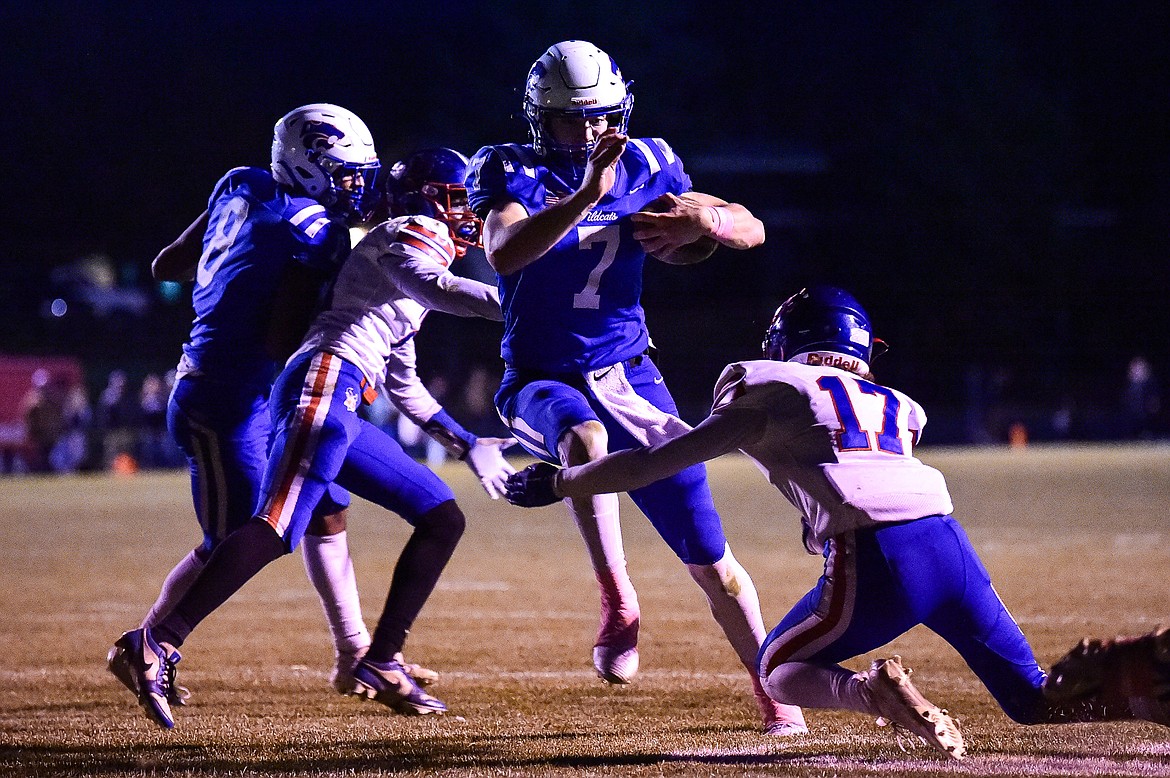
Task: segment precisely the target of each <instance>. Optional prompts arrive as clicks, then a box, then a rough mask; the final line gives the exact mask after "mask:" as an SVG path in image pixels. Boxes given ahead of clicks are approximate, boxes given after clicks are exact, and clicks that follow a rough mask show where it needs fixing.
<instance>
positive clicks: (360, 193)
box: [310, 154, 381, 222]
mask: <svg viewBox="0 0 1170 778" xmlns="http://www.w3.org/2000/svg"><path fill="white" fill-rule="evenodd" d="M310 159H311V160H312V161H314V162H316V164H317V165H318V166H320V168H321V169H322V170H324V171H325V172H326V173H327V174H328V175H329V180H330V187H329V190H328V192H326V193H325V194H324V196H323V197H319V198H317V199H318V200H320V202H321V204H322V205H324V206H325V207H326V208H327V209H329V210H330V211H332V212H334V213H336V214H338V215H341V216H345V217H347V218H348V219H350V220H351V221H357V222H360V221H364V220H366V219H368V218H369V217H370V214H371V213H373V211H374V208H376V207H377V205H378V201H379V198H380V194H379V190H378V187H377V185H376V184H377V180H378V171H379V170H380V169H381V164H380V163H379V162H372V163H368V164H364V165H355V164H351V163H348V162H341V161H339V160H336V159H333V158H332V157H329V156H328V155H325V154H322V155H320V156H318V157H317V158H316V159H313V158H312V157H311V156H310Z"/></svg>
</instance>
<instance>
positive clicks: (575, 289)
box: [467, 138, 691, 373]
mask: <svg viewBox="0 0 1170 778" xmlns="http://www.w3.org/2000/svg"><path fill="white" fill-rule="evenodd" d="M616 172H617V177H616V181H615V182H614V185H613V188H612V189H611V190H610V192H609V194H607V195H606V196H605V197H603V198H602V199H601V202H599V203H598V204H597V206H596V207H595V208H594V209H593V210H592V211H590V212H589V213H588V214H586V215H585V218H584V219H582V220H581V222H580V223H579V224H578V225H577V226H576V227H574V228H573V229H572V230H570V231H569V233H568V234H567V235H566V236H565V237H564V238H562V239H561V240H560V242H558V243H557V244H556V245H555V246H553V247H552V249H550V250H549V251H548V253H547V254H545V255H544V256H543V257H541V258H540V259H538V260H536V261H535V262H533V263H532V264H530V265H528V266H526V267H525V268H523V269H522V270H519V271H517V272H515V273H512V274H511V275H508V276H497V278H498V284H499V290H500V306H501V308H502V309H503V312H504V339H503V343H502V345H501V353H502V356H503V358H504V361H505V362H507V363H508V364H509V365H512V366H514V367H517V368H521V369H533V370H543V371H547V372H553V373H566V372H580V371H584V370H591V369H594V368H598V367H604V366H607V365H612V364H615V363H617V362H620V361H622V360H624V359H629V358H631V357H634V356H636V355H638V354H640V353H642V352H643V351H645V350H646V347H647V345H648V344H649V336H648V334H647V332H646V319H645V314H644V312H643V311H642V305H641V295H642V265H643V263H644V262H645V259H646V254H645V252H644V251H642V247H641V245H640V244H639V243H638V241H636V240H634V235H633V224H632V223H631V222H630V220H629V219H628V218H626V217H627V216H629V215H630V214H631V213H634V212H636V211H640V210H642V209H643V208H645V207H646V205H647V204H649V203H650V202H652V201H653V200H656V199H658V198H659V197H661V196H662V195H663V194H665V193H667V192H671V193H674V194H676V195H677V194H682V193H683V192H686V191H689V190H690V188H691V179H690V177H689V176H688V175H687V174H686V173H685V172H684V171H683V165H682V161H681V160H680V159H679V158H678V157H677V156H675V154H674V151H673V150H671V148H670V146H669V145H668V144H667V143H666V141H664V140H662V139H660V138H637V139H631V140H630V142H629V144H628V145H627V146H626V150H625V151H624V152H623V153H622V156H621V158H620V159H619V160H618V164H617V171H616ZM467 190H468V200H469V202H470V205H471V207H472V209H473V210H475V211H476V212H477V213H478V214H479V215H480V216H485V215H486V214H487V212H488V211H490V210H491V209H492V208H494V207H496V206H498V205H502V204H504V203H506V202H516V203H519V204H520V205H522V206H523V207H524V208H525V210H527V211H528V214H529V215H532V214H535V213H537V212H539V211H541V210H543V209H545V208H547V207H549V206H550V205H552V204H553V203H555V202H557V201H558V200H559V199H560V198H562V197H565V196H567V195H568V194H570V193H571V192H572V191H573V187H571V186H569V185H568V184H566V183H565V179H564V178H563V177H561V176H559V175H558V174H557V172H556V171H555V170H551V169H549V168H548V167H547V166H546V164H545V161H544V160H543V159H541V158H540V157H538V156H536V153H535V151H534V150H533V148H532V146H530V145H518V144H508V145H502V146H486V147H484V148H482V149H480V150H479V151H478V152H477V153H476V155H475V157H474V158H472V160H471V166H470V169H469V172H468V179H467Z"/></svg>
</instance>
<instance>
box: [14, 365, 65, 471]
mask: <svg viewBox="0 0 1170 778" xmlns="http://www.w3.org/2000/svg"><path fill="white" fill-rule="evenodd" d="M32 382H33V385H32V388H31V389H29V390H28V393H27V394H26V395H25V397H24V402H23V408H24V425H25V433H26V440H27V442H28V447H27V449H26V450H25V465H26V466H27V467H28V470H29V472H32V473H47V472H49V471H50V470H52V465H51V464H50V455H51V454H52V453H53V447H54V446H56V445H57V441H59V440H60V439H61V438H62V437H63V436H64V434H65V400H66V398H67V397H68V394H69V385H68V383H67V382H66V381H65V380H64V379H62V378H61V377H60V376H51V375H50V374H49V371H48V370H44V369H41V370H37V371H36V372H34V373H33V377H32Z"/></svg>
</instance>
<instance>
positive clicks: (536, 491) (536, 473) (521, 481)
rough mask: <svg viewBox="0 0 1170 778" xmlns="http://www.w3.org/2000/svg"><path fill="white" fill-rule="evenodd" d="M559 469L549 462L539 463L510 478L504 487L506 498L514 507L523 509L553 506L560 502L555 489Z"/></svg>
mask: <svg viewBox="0 0 1170 778" xmlns="http://www.w3.org/2000/svg"><path fill="white" fill-rule="evenodd" d="M558 470H560V468H559V467H556V466H555V465H550V464H548V463H547V462H537V463H536V464H534V465H529V466H528V467H526V468H524V469H523V470H521V471H520V472H519V473H513V474H512V475H510V476H508V480H507V483H506V484H505V485H504V497H505V498H506V499H507V500H508V502H510V503H512V504H513V505H519V506H520V507H521V508H539V507H540V506H542V505H552V504H553V503H554V502H560V499H561V498H560V497H557V495H556V492H555V491H554V489H553V484H554V482H555V480H556V476H557V471H558Z"/></svg>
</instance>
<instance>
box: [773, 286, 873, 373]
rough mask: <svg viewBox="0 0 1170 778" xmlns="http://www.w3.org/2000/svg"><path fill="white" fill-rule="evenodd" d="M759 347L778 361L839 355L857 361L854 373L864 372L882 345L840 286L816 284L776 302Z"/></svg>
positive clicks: (852, 297) (865, 318) (855, 304)
mask: <svg viewBox="0 0 1170 778" xmlns="http://www.w3.org/2000/svg"><path fill="white" fill-rule="evenodd" d="M763 349H764V358H765V359H773V360H776V361H778V362H787V361H789V360H791V359H793V358H794V357H798V356H801V355H807V354H813V353H817V354H822V353H827V354H831V355H840V356H844V357H848V358H851V360H850V361H857V362H860V363H861V364H859V365H856V372H861V373H865V372H868V371H869V364H870V362H871V361H872V359H873V358H874V357H876V356H879V355H881V354H882V353H884V352H885V351H886V344H885V343H883V342H882V341H880V340H876V339H875V338H874V337H873V329H872V327H871V326H870V323H869V315H868V314H867V313H866V312H865V309H864V308H862V307H861V303H859V302H858V301H857V298H856V297H854V296H853V295H851V294H849V292H847V291H845V290H844V289H841V288H840V287H836V286H827V285H816V286H810V287H808V288H805V289H801V290H800V291H799V292H797V293H796V294H794V295H792V296H791V297H789V298H788V299H787V300H785V301H784V302H783V303H781V304H780V307H779V308H777V309H776V313H775V315H774V316H773V317H772V324H771V325H770V326H769V327H768V331H767V332H766V333H765V334H764V343H763ZM802 361H803V360H802ZM809 361H812V360H809ZM818 364H821V362H818Z"/></svg>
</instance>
